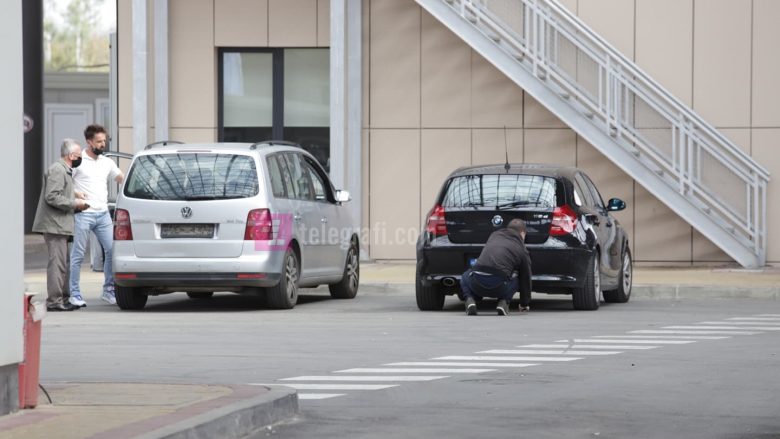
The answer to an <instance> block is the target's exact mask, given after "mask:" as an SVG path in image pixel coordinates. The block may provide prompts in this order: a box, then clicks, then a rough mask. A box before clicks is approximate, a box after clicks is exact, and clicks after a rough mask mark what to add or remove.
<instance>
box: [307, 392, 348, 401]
mask: <svg viewBox="0 0 780 439" xmlns="http://www.w3.org/2000/svg"><path fill="white" fill-rule="evenodd" d="M344 395H346V393H299V394H298V399H312V400H317V399H330V398H336V397H338V396H344Z"/></svg>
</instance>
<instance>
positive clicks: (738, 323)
mask: <svg viewBox="0 0 780 439" xmlns="http://www.w3.org/2000/svg"><path fill="white" fill-rule="evenodd" d="M697 324H698V325H739V326H742V325H762V326H778V327H780V322H766V321H763V320H759V321H756V322H730V321H726V320H723V321H720V322H699V323H697Z"/></svg>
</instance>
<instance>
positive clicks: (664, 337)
mask: <svg viewBox="0 0 780 439" xmlns="http://www.w3.org/2000/svg"><path fill="white" fill-rule="evenodd" d="M593 338H613V339H619V338H634V339H643V338H650V339H659V340H676V339H684V340H723V339H725V338H731V337H728V336H725V335H594V336H593ZM691 343H693V342H691Z"/></svg>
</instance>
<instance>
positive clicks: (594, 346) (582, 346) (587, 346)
mask: <svg viewBox="0 0 780 439" xmlns="http://www.w3.org/2000/svg"><path fill="white" fill-rule="evenodd" d="M518 347H519V348H559V349H560V348H563V347H565V348H566V349H620V350H647V349H655V348H660V346H633V345H606V344H576V345H573V344H564V343H558V344H527V345H523V346H518Z"/></svg>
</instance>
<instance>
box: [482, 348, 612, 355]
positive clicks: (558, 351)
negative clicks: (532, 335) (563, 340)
mask: <svg viewBox="0 0 780 439" xmlns="http://www.w3.org/2000/svg"><path fill="white" fill-rule="evenodd" d="M561 347H563V346H561ZM477 353H478V354H501V355H503V354H510V355H536V354H539V355H615V354H620V353H622V352H620V351H572V350H568V349H555V350H553V349H539V350H536V349H492V350H489V351H479V352H477Z"/></svg>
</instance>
